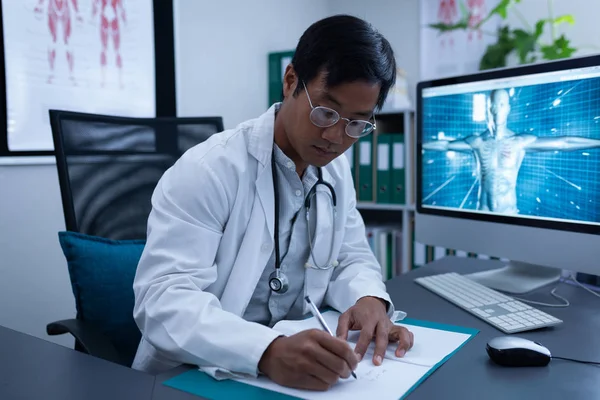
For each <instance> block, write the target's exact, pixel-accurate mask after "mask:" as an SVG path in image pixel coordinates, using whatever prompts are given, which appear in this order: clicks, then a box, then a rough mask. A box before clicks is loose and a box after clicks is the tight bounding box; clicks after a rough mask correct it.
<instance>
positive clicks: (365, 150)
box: [356, 135, 374, 201]
mask: <svg viewBox="0 0 600 400" xmlns="http://www.w3.org/2000/svg"><path fill="white" fill-rule="evenodd" d="M357 144H358V148H356V150H358V151H357V153H358V154H357V157H358V166H357V168H358V171H357V172H358V174H357V176H358V201H373V200H374V199H373V154H372V153H373V135H368V136H364V137H361V138H360V139H359V140H358V142H357Z"/></svg>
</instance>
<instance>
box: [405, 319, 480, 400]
mask: <svg viewBox="0 0 600 400" xmlns="http://www.w3.org/2000/svg"><path fill="white" fill-rule="evenodd" d="M396 323H400V324H406V325H415V326H422V327H424V328H432V329H439V330H442V331H449V332H456V333H464V334H466V335H469V337H468V338H467V340H465V341H464V342H463V343H462V344H461V345H460V346H458V347H457V348H456V350H454V351H453V352H452V353H450V354H448V355H447V356H446V357H444V358H443V359H442V361H440V362H439V363H437V364H435V365H434V366H433V367H431V368H430V369H429V371H427V372H426V373H425V375H423V376H422V377H421V379H419V380H418V381H417V382H416V383H415V384H414V385H412V386H411V388H410V389H408V390H407V391H406V393H404V396H402V397H401V398H400V400H402V399H405V398H406V397H407V396H408V395H409V394H411V393H412V392H413V390H415V389H416V388H417V387H418V386H419V385H420V384H421V383H423V382H424V381H425V379H427V378H429V376H430V375H431V374H433V373H434V372H435V371H436V370H437V369H438V368H439V367H441V366H442V365H443V364H444V363H445V362H446V361H448V360H449V359H450V357H452V356H453V355H454V354H456V352H457V351H459V350H460V349H461V348H462V347H463V346H464V345H465V344H467V343H468V342H469V341H470V340H471V339H473V338H474V337H475V335H477V334H478V333H479V330H477V329H475V328H467V327H463V326H455V325H448V324H442V323H438V322H432V321H423V320H418V319H412V318H404V319H403V320H401V321H396Z"/></svg>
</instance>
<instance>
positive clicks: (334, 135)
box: [321, 121, 346, 144]
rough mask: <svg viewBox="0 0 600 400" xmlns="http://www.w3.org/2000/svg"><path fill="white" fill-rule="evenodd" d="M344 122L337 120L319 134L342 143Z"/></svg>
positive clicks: (333, 141) (336, 142) (330, 140)
mask: <svg viewBox="0 0 600 400" xmlns="http://www.w3.org/2000/svg"><path fill="white" fill-rule="evenodd" d="M345 129H346V124H345V123H344V122H343V121H339V122H338V123H337V124H335V125H333V126H330V127H329V128H325V130H324V131H323V134H322V135H321V136H322V137H323V139H325V140H327V141H328V142H331V143H334V144H342V143H343V142H344V135H345V134H346V132H345Z"/></svg>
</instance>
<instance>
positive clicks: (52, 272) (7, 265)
mask: <svg viewBox="0 0 600 400" xmlns="http://www.w3.org/2000/svg"><path fill="white" fill-rule="evenodd" d="M0 188H2V189H1V190H2V191H1V194H0V325H2V326H6V327H8V328H11V329H15V330H17V331H20V332H25V333H28V334H31V335H34V336H38V337H42V338H46V339H48V340H51V341H54V342H56V343H60V344H63V345H65V346H72V345H73V340H72V339H71V338H70V337H69V336H67V335H61V336H54V337H48V336H47V335H46V331H45V328H46V324H47V323H49V322H52V321H55V320H59V319H66V318H73V317H74V316H75V302H74V300H73V295H72V291H71V286H70V283H69V276H68V272H67V265H66V263H65V261H64V257H63V255H62V251H61V249H60V245H59V243H58V234H57V232H58V231H59V230H64V219H63V212H62V203H61V201H60V190H59V187H58V175H57V172H56V166H54V165H27V166H24V165H13V166H7V165H0Z"/></svg>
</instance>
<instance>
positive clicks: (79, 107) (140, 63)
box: [2, 0, 156, 151]
mask: <svg viewBox="0 0 600 400" xmlns="http://www.w3.org/2000/svg"><path fill="white" fill-rule="evenodd" d="M2 12H3V24H4V51H5V64H6V91H7V93H6V95H7V109H8V110H7V111H8V115H7V117H8V147H9V150H12V151H19V150H22V151H28V150H29V151H38V150H52V149H53V144H52V133H51V130H50V123H49V117H48V109H51V108H54V109H63V110H70V111H79V112H90V113H99V114H111V115H124V116H143V117H151V116H154V115H155V112H156V110H155V104H156V101H155V71H154V20H153V18H154V17H153V3H152V0H2Z"/></svg>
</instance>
